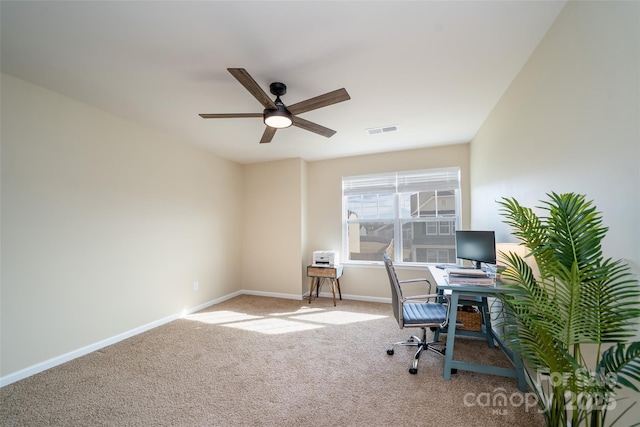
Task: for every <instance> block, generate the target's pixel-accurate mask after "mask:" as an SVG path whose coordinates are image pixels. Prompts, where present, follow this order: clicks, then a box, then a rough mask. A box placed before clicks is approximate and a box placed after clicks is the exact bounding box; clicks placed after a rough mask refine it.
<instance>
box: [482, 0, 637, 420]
mask: <svg viewBox="0 0 640 427" xmlns="http://www.w3.org/2000/svg"><path fill="white" fill-rule="evenodd" d="M639 28H640V3H638V2H573V1H572V2H569V3H568V5H567V7H566V8H565V9H564V11H563V12H562V13H561V15H560V16H559V17H558V19H557V20H556V22H555V23H554V25H553V26H552V27H551V29H550V30H549V32H548V34H547V35H546V37H545V38H544V39H543V41H542V42H541V44H540V45H539V47H538V48H537V50H536V51H535V52H534V54H533V55H532V56H531V58H530V60H529V61H528V63H527V64H526V65H525V66H524V68H523V69H522V71H521V72H520V74H519V75H518V77H517V78H516V79H515V81H514V82H513V83H512V85H511V87H510V88H509V90H508V91H507V92H506V93H505V95H504V96H503V98H502V100H501V101H500V102H499V103H498V105H497V106H496V107H495V109H494V111H493V112H492V113H491V115H490V116H489V117H488V119H487V120H486V122H485V123H484V125H483V126H482V128H481V130H480V132H479V133H478V134H477V136H476V137H475V138H474V139H473V141H472V143H471V191H472V192H471V195H472V200H473V205H472V206H473V208H472V221H471V223H472V226H473V227H476V228H493V229H496V230H497V231H498V233H497V239H498V240H499V241H510V240H511V241H514V240H512V239H511V238H510V236H509V230H508V229H507V227H506V226H505V225H504V224H502V223H501V218H500V217H499V216H498V213H497V207H496V203H495V200H498V199H500V198H502V197H515V198H516V199H518V200H519V201H520V202H522V203H524V204H526V205H528V206H536V205H538V200H540V199H544V198H546V196H545V194H546V193H548V192H552V191H555V192H576V193H581V194H586V195H587V198H588V199H593V200H594V201H595V205H596V206H597V208H598V209H599V210H600V211H602V212H603V215H604V223H605V225H606V226H608V227H609V232H608V234H607V237H606V238H605V240H604V242H603V250H604V251H605V256H607V257H612V258H623V259H627V260H629V261H630V262H631V263H632V264H633V265H634V266H635V268H636V271H640V270H638V266H640V244H639V243H638V242H640V221H639V220H640V168H639V167H638V165H639V164H640V131H639V126H640V124H639V123H640V67H639V62H640V30H639ZM627 393H628V392H626V393H624V394H627ZM624 394H623V395H624ZM636 400H637V394H636V395H634V396H633V398H632V399H630V400H627V401H626V402H621V403H620V405H619V407H618V409H616V411H610V412H614V413H611V414H610V415H609V416H610V418H611V420H613V419H614V418H615V416H616V415H615V414H618V413H620V409H621V408H625V407H627V406H628V404H629V402H630V401H636ZM638 419H640V407H637V405H636V407H635V408H634V409H633V410H632V411H630V412H629V413H628V414H627V416H626V417H625V418H624V419H623V420H621V421H620V423H619V424H620V425H630V424H631V422H632V421H637V420H638Z"/></svg>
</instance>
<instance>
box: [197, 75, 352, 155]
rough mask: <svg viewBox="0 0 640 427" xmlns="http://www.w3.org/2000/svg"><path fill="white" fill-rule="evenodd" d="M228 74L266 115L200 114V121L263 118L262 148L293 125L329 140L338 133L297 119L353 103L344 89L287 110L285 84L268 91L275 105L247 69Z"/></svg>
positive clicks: (273, 84) (291, 106) (277, 83)
mask: <svg viewBox="0 0 640 427" xmlns="http://www.w3.org/2000/svg"><path fill="white" fill-rule="evenodd" d="M227 70H228V71H229V72H230V73H231V75H232V76H233V77H235V78H236V79H237V80H238V81H239V82H240V84H241V85H242V86H244V87H245V89H247V90H248V91H249V93H251V95H253V96H254V97H255V98H256V99H257V100H258V102H260V104H262V106H263V107H264V111H263V112H262V113H228V114H200V117H202V118H203V119H228V118H243V117H262V120H263V121H264V124H265V125H266V128H265V130H264V133H263V134H262V139H260V143H261V144H264V143H267V142H271V140H272V139H273V136H274V135H275V134H276V130H278V129H282V128H287V127H289V126H291V125H293V126H296V127H299V128H302V129H305V130H308V131H310V132H313V133H317V134H318V135H322V136H325V137H327V138H330V137H331V136H333V135H334V134H335V133H336V131H335V130H332V129H329V128H326V127H324V126H320V125H319V124H316V123H313V122H310V121H308V120H305V119H301V118H300V117H298V116H297V115H298V114H302V113H306V112H307V111H311V110H316V109H318V108H322V107H326V106H328V105H332V104H337V103H338V102H342V101H348V100H349V99H351V97H350V96H349V94H348V93H347V91H346V90H345V89H344V88H342V89H337V90H334V91H333V92H329V93H325V94H324V95H320V96H316V97H314V98H309V99H307V100H306V101H301V102H298V103H296V104H293V105H290V106H288V107H287V106H285V105H284V103H283V102H282V101H281V100H280V97H281V96H283V95H284V94H285V93H287V86H286V85H285V84H284V83H280V82H274V83H271V85H270V86H269V90H270V92H271V93H272V94H273V95H275V96H276V99H275V101H272V100H271V98H269V96H268V95H267V94H266V93H265V92H264V91H263V90H262V88H261V87H260V86H259V85H258V83H256V81H255V80H254V79H253V77H251V76H250V75H249V73H248V72H247V70H245V69H244V68H227Z"/></svg>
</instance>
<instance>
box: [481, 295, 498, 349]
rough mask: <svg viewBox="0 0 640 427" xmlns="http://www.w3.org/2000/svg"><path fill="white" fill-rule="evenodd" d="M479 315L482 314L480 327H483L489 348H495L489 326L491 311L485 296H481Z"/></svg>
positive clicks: (491, 330)
mask: <svg viewBox="0 0 640 427" xmlns="http://www.w3.org/2000/svg"><path fill="white" fill-rule="evenodd" d="M480 315H481V316H482V327H483V328H484V333H485V334H486V336H487V343H488V344H489V348H496V345H495V343H494V342H493V329H492V328H493V327H492V326H491V312H490V311H489V302H488V301H487V297H482V305H481V306H480Z"/></svg>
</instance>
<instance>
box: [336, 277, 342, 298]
mask: <svg viewBox="0 0 640 427" xmlns="http://www.w3.org/2000/svg"><path fill="white" fill-rule="evenodd" d="M336 283H337V284H338V294H339V295H340V301H342V291H341V290H340V279H336Z"/></svg>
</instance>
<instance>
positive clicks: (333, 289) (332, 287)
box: [329, 279, 336, 307]
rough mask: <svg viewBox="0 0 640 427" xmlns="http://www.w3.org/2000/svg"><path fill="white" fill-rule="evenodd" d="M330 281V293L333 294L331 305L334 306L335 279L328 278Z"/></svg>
mask: <svg viewBox="0 0 640 427" xmlns="http://www.w3.org/2000/svg"><path fill="white" fill-rule="evenodd" d="M329 281H330V282H331V293H332V294H333V306H334V307H335V306H336V279H329Z"/></svg>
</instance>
